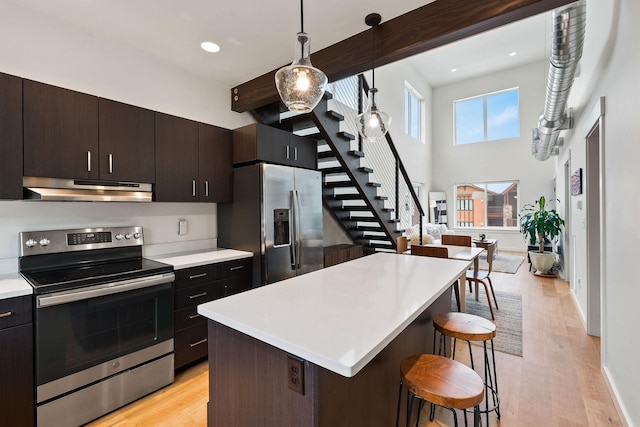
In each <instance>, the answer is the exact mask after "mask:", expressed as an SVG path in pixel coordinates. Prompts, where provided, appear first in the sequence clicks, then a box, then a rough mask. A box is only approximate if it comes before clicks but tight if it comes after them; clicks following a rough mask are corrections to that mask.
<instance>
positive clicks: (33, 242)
mask: <svg viewBox="0 0 640 427" xmlns="http://www.w3.org/2000/svg"><path fill="white" fill-rule="evenodd" d="M24 244H25V246H26V247H28V248H32V247H34V246H35V245H37V244H38V242H36V241H35V240H34V239H29V240H27V241H26V242H24Z"/></svg>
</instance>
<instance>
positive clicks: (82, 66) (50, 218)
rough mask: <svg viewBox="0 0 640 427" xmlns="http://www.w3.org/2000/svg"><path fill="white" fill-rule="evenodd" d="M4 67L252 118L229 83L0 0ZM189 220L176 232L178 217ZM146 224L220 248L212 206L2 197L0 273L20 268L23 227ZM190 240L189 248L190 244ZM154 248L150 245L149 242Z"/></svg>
mask: <svg viewBox="0 0 640 427" xmlns="http://www.w3.org/2000/svg"><path fill="white" fill-rule="evenodd" d="M0 16H1V17H2V25H0V40H2V42H0V72H3V73H7V74H13V75H16V76H19V77H24V78H29V79H32V80H37V81H41V82H45V83H49V84H53V85H57V86H61V87H65V88H68V89H73V90H77V91H80V92H85V93H89V94H93V95H96V96H101V97H104V98H109V99H114V100H117V101H121V102H125V103H129V104H133V105H138V106H141V107H145V108H149V109H152V110H156V111H161V112H165V113H169V114H174V115H177V116H181V117H186V118H190V119H193V120H198V121H201V122H205V123H210V124H214V125H217V126H221V127H225V128H227V129H235V128H237V127H240V126H242V125H245V124H247V123H251V122H253V120H252V118H251V117H250V116H249V115H248V114H238V113H235V112H233V111H231V109H230V92H229V88H226V87H221V86H219V85H216V84H215V83H213V81H211V80H207V79H205V78H202V77H201V76H196V75H191V74H188V73H187V72H185V71H184V70H182V69H179V68H177V67H173V66H169V65H167V64H165V63H162V62H161V61H159V60H157V59H156V58H154V57H151V56H149V55H148V54H146V53H144V52H140V51H136V50H134V49H132V48H130V47H128V46H125V45H122V44H118V43H115V42H113V41H108V40H101V39H98V38H96V37H95V35H93V34H90V33H85V32H82V31H79V30H75V29H71V28H69V27H66V26H65V25H64V24H63V23H62V22H58V21H55V20H53V19H51V18H50V17H44V16H39V15H37V14H34V13H33V12H28V13H27V12H26V11H25V10H24V9H23V8H21V7H20V6H18V5H17V4H15V3H12V2H0ZM180 218H184V219H187V220H188V221H189V234H187V235H186V236H178V234H177V221H178V219H180ZM110 225H142V226H143V227H144V231H145V243H146V244H149V245H160V246H158V247H157V249H158V250H162V244H164V243H170V242H173V243H178V245H176V248H181V247H184V248H190V247H193V248H199V247H211V246H213V247H215V245H216V238H217V228H216V205H215V204H177V203H152V204H135V203H111V204H110V203H48V202H45V203H43V202H23V201H17V202H12V201H2V202H0V272H2V271H11V270H15V269H16V262H15V257H17V256H18V233H19V232H20V231H28V230H46V229H55V228H73V227H86V226H110ZM185 244H186V246H185ZM145 250H152V247H148V248H147V247H145Z"/></svg>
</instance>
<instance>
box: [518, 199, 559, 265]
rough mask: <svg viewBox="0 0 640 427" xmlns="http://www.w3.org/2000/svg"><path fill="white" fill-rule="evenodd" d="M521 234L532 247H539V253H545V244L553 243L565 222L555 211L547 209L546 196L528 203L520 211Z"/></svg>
mask: <svg viewBox="0 0 640 427" xmlns="http://www.w3.org/2000/svg"><path fill="white" fill-rule="evenodd" d="M518 216H519V217H520V232H521V233H522V234H523V236H524V238H525V239H526V240H528V241H529V242H530V243H531V245H535V244H537V245H538V250H539V252H541V253H542V252H544V242H545V241H549V242H550V241H552V240H553V239H555V238H556V237H557V236H558V235H559V234H560V232H561V231H562V226H563V225H564V220H563V219H562V218H560V215H558V212H556V210H555V209H550V210H547V209H546V203H545V198H544V196H540V199H538V200H536V201H535V204H531V203H528V204H526V205H524V207H523V208H522V209H521V210H520V214H519V215H518Z"/></svg>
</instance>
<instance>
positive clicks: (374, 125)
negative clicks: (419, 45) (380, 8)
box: [356, 13, 391, 140]
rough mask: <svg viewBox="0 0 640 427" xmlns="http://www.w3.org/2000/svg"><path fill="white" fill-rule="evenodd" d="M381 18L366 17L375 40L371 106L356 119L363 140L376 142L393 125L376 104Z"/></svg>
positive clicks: (365, 20) (373, 15)
mask: <svg viewBox="0 0 640 427" xmlns="http://www.w3.org/2000/svg"><path fill="white" fill-rule="evenodd" d="M381 19H382V18H381V16H380V15H379V14H377V13H371V14H369V15H367V16H366V18H365V19H364V22H365V23H366V24H367V25H368V26H370V27H371V34H372V39H373V60H372V66H371V89H369V106H368V107H367V109H366V110H365V111H364V112H363V113H362V114H360V115H358V117H357V119H356V124H357V126H358V132H359V133H360V135H362V137H363V138H366V139H370V140H374V139H376V138H382V137H384V135H385V134H386V133H387V132H388V131H389V126H390V125H391V117H389V115H388V114H387V113H385V112H382V111H380V110H379V109H378V105H377V104H376V94H377V93H378V89H376V70H375V57H376V50H375V46H376V39H375V37H376V36H375V34H376V32H375V27H377V26H378V25H379V24H380V21H381Z"/></svg>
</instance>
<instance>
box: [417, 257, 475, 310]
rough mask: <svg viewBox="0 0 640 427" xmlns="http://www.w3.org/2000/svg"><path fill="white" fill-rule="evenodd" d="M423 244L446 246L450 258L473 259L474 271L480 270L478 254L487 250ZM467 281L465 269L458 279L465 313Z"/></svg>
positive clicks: (462, 307) (461, 304) (461, 307)
mask: <svg viewBox="0 0 640 427" xmlns="http://www.w3.org/2000/svg"><path fill="white" fill-rule="evenodd" d="M422 246H437V247H445V248H447V252H448V258H449V259H458V260H462V261H473V271H474V273H477V272H478V256H479V255H480V254H481V253H482V252H484V250H485V249H484V248H481V247H475V246H456V245H434V244H427V245H422ZM466 282H467V272H466V271H464V272H463V273H462V274H461V275H460V279H459V280H458V289H459V290H460V312H463V313H464V311H465V309H466V302H467V296H466V295H467V294H466V292H465V285H466ZM477 295H478V291H477V288H476V296H477Z"/></svg>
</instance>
